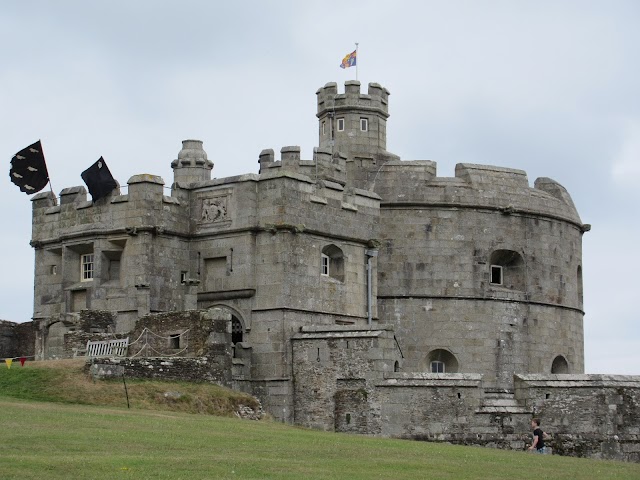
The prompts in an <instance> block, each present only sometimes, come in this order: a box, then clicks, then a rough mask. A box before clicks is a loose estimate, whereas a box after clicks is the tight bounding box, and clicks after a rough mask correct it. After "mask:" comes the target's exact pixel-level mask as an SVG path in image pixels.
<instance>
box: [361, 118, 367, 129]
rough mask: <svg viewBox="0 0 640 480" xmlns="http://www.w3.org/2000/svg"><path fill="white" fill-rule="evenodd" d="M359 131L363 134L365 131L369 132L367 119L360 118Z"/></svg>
mask: <svg viewBox="0 0 640 480" xmlns="http://www.w3.org/2000/svg"><path fill="white" fill-rule="evenodd" d="M360 130H361V131H363V132H366V131H367V130H369V119H368V118H361V119H360Z"/></svg>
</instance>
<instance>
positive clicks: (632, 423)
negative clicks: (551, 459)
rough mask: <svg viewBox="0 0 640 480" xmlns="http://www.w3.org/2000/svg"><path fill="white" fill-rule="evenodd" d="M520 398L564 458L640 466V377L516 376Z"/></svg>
mask: <svg viewBox="0 0 640 480" xmlns="http://www.w3.org/2000/svg"><path fill="white" fill-rule="evenodd" d="M514 381H515V389H516V390H515V393H516V398H517V399H518V401H520V402H521V403H522V404H524V405H527V406H529V407H531V408H532V410H533V411H534V413H535V416H537V417H539V418H540V419H541V421H542V425H541V427H542V430H543V431H545V432H550V433H551V434H552V439H551V440H550V442H549V443H550V445H551V446H552V448H553V450H554V452H556V453H558V454H560V455H569V456H576V457H591V458H607V459H615V460H625V461H631V462H640V377H638V376H627V375H515V380H514Z"/></svg>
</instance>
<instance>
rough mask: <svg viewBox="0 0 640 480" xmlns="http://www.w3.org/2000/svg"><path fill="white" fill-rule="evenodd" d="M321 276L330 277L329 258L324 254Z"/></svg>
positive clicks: (322, 255)
mask: <svg viewBox="0 0 640 480" xmlns="http://www.w3.org/2000/svg"><path fill="white" fill-rule="evenodd" d="M320 258H321V264H320V275H322V276H324V277H328V276H329V257H328V256H327V255H325V254H324V253H323V254H321V257H320Z"/></svg>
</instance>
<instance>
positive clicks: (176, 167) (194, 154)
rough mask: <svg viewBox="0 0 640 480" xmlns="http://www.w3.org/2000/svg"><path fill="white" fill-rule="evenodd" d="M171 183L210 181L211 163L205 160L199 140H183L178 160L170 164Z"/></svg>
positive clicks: (205, 155)
mask: <svg viewBox="0 0 640 480" xmlns="http://www.w3.org/2000/svg"><path fill="white" fill-rule="evenodd" d="M171 168H173V181H174V182H176V183H177V182H180V183H193V182H202V181H205V180H211V170H213V162H212V161H210V160H208V159H207V152H205V151H204V149H203V148H202V141H201V140H183V141H182V150H180V153H178V158H177V159H176V160H174V161H173V162H171Z"/></svg>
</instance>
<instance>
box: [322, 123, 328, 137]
mask: <svg viewBox="0 0 640 480" xmlns="http://www.w3.org/2000/svg"><path fill="white" fill-rule="evenodd" d="M326 126H327V125H326V122H325V121H324V120H323V121H322V135H326V133H327V132H326Z"/></svg>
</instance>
